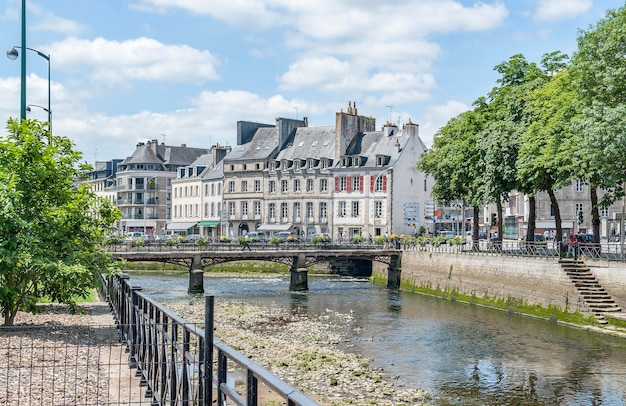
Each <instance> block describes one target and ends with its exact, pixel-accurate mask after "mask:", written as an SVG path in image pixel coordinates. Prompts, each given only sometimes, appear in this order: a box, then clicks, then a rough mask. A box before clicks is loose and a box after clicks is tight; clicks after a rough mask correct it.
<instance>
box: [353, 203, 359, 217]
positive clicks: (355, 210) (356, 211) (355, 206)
mask: <svg viewBox="0 0 626 406" xmlns="http://www.w3.org/2000/svg"><path fill="white" fill-rule="evenodd" d="M352 217H359V202H358V201H353V202H352Z"/></svg>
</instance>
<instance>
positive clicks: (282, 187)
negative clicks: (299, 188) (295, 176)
mask: <svg viewBox="0 0 626 406" xmlns="http://www.w3.org/2000/svg"><path fill="white" fill-rule="evenodd" d="M280 191H281V192H283V193H287V192H288V191H289V182H287V180H286V179H283V180H281V181H280Z"/></svg>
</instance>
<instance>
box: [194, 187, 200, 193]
mask: <svg viewBox="0 0 626 406" xmlns="http://www.w3.org/2000/svg"><path fill="white" fill-rule="evenodd" d="M194 196H200V194H199V193H198V185H196V187H195V194H194Z"/></svg>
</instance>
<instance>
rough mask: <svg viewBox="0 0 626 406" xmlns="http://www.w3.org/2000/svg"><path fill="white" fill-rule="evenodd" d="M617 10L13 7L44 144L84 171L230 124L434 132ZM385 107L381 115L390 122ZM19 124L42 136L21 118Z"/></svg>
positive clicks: (186, 4) (340, 2)
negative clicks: (516, 59)
mask: <svg viewBox="0 0 626 406" xmlns="http://www.w3.org/2000/svg"><path fill="white" fill-rule="evenodd" d="M623 6H624V1H623V0H619V1H618V0H499V1H497V0H483V1H470V0H229V1H224V0H222V1H219V0H202V1H200V0H88V1H76V0H54V1H49V0H48V1H43V0H40V1H30V0H29V1H27V6H26V19H27V23H26V26H27V30H26V32H27V42H26V46H27V47H30V48H34V49H37V50H39V51H41V52H43V53H45V54H49V55H50V56H51V58H50V60H51V62H50V66H51V78H52V79H51V89H52V90H51V93H52V100H51V106H52V109H51V110H52V129H53V132H54V133H55V134H58V135H64V136H67V137H69V138H70V139H72V141H73V142H74V143H75V144H76V147H77V149H78V150H80V151H82V152H83V154H84V159H85V160H86V161H87V162H92V163H93V162H94V160H95V159H98V160H106V159H112V158H125V157H127V156H128V155H130V154H132V152H133V151H134V150H135V146H136V144H137V142H140V141H146V140H150V139H157V140H159V141H160V142H163V141H165V143H166V144H171V145H180V144H186V145H188V146H194V147H206V148H209V147H210V146H211V145H213V144H216V143H220V144H221V145H231V146H234V145H235V144H236V123H237V121H239V120H249V121H258V122H262V123H274V120H275V118H276V117H291V118H296V117H297V118H302V117H308V119H309V125H311V126H319V125H334V119H335V115H334V113H335V112H337V111H339V110H340V109H342V108H343V109H344V110H345V109H346V108H347V106H348V102H349V101H356V103H357V107H358V111H359V114H363V115H368V116H372V117H375V118H376V122H377V127H378V128H380V127H381V126H382V125H383V124H384V123H385V122H386V121H388V120H391V121H392V122H395V123H400V124H402V123H405V122H407V120H408V119H409V118H410V119H411V120H412V121H413V122H415V123H418V124H419V125H420V135H421V137H422V139H423V140H424V142H425V143H426V144H427V145H428V146H430V145H431V144H432V139H433V136H434V134H435V133H436V132H437V130H438V129H439V128H440V127H441V126H443V125H445V123H446V122H447V121H448V120H449V119H450V118H452V117H454V116H456V115H458V114H459V113H461V112H463V111H466V110H468V109H469V106H471V103H472V102H473V101H474V100H475V99H477V98H478V97H480V96H483V95H485V94H486V93H487V92H489V90H490V89H491V88H492V87H493V86H494V85H495V81H496V80H497V75H496V73H495V72H494V71H493V67H494V66H496V65H497V64H499V63H501V62H503V61H506V60H508V59H509V57H510V56H512V55H514V54H518V53H521V54H523V55H524V56H525V57H526V58H527V59H528V60H529V61H531V62H539V60H540V58H541V56H542V55H543V54H545V53H548V52H552V51H555V50H560V51H562V52H564V53H566V54H569V55H571V53H572V52H574V51H575V49H576V38H577V35H578V32H579V30H581V29H587V28H589V27H590V25H593V24H595V23H596V22H597V21H598V20H599V19H601V18H602V17H604V15H605V12H606V10H607V9H609V8H619V7H623ZM20 42H21V0H0V44H4V48H5V49H8V48H11V47H12V46H13V45H18V46H19V45H21V43H20ZM47 67H48V64H47V62H46V60H45V59H44V58H42V57H40V56H38V55H37V54H36V53H34V52H28V53H27V69H26V73H27V103H29V104H38V105H41V106H47V103H48V96H47V91H48V90H47V89H48V78H47ZM19 80H20V63H19V59H18V60H10V59H8V58H6V57H2V58H0V120H1V121H2V123H3V126H2V129H1V130H0V134H2V133H4V132H5V127H6V126H5V125H4V124H6V121H7V119H8V118H9V117H19V104H20V98H19V97H20V96H19V93H20V84H19ZM390 106H391V107H390ZM28 117H29V118H37V119H40V120H44V121H45V120H47V113H46V112H45V111H44V110H42V109H39V108H36V107H34V108H33V109H32V112H31V113H29V116H28Z"/></svg>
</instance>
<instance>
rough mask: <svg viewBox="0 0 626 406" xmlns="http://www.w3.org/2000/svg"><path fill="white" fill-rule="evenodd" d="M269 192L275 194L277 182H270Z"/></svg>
mask: <svg viewBox="0 0 626 406" xmlns="http://www.w3.org/2000/svg"><path fill="white" fill-rule="evenodd" d="M268 187H269V192H270V193H275V192H276V181H275V180H270V183H269V186H268Z"/></svg>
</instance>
